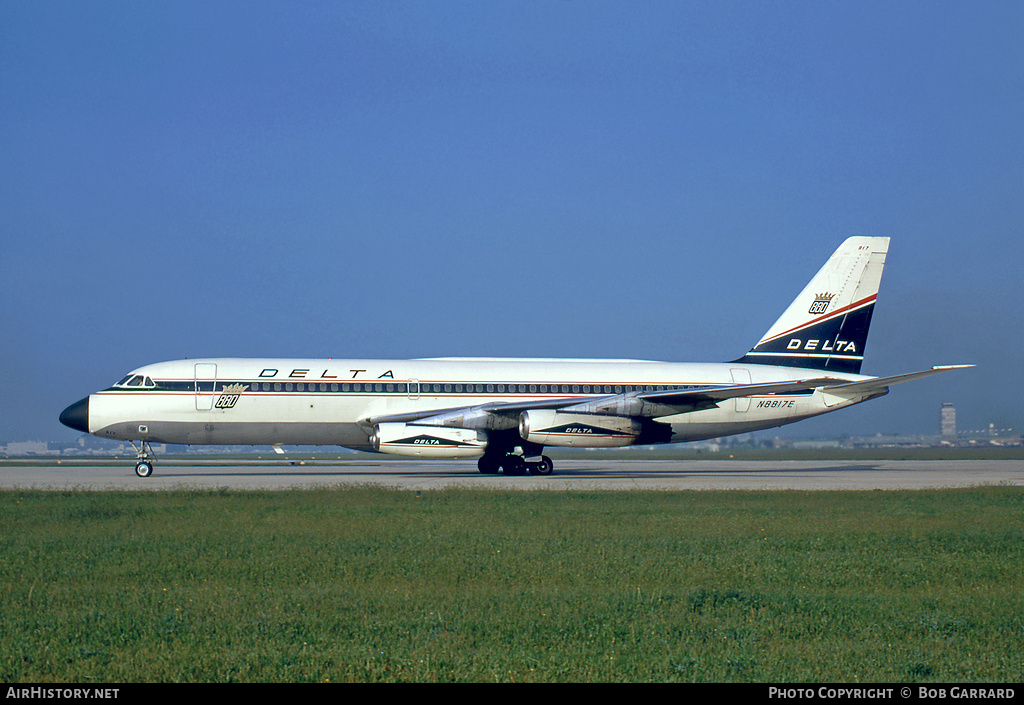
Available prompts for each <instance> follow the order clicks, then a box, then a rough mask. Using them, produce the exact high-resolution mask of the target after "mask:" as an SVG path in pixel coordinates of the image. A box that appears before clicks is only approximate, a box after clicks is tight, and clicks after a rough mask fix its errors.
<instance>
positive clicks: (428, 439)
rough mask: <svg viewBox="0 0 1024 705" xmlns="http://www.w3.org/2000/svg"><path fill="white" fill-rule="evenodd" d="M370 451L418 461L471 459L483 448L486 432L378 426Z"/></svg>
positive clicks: (417, 426) (401, 425) (439, 427)
mask: <svg viewBox="0 0 1024 705" xmlns="http://www.w3.org/2000/svg"><path fill="white" fill-rule="evenodd" d="M370 442H371V443H372V444H373V449H374V450H376V451H379V452H381V453H391V454H392V455H410V456H414V457H418V458H475V457H478V456H481V455H483V454H484V450H485V449H486V448H487V432H486V431H474V430H473V429H469V428H453V427H450V426H424V425H417V424H407V423H379V424H377V425H376V426H374V427H373V435H372V436H370Z"/></svg>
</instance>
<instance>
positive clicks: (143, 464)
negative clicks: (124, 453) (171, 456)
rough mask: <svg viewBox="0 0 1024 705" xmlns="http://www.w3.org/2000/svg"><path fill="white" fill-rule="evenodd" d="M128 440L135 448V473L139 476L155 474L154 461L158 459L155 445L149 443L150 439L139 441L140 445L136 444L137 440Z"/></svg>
mask: <svg viewBox="0 0 1024 705" xmlns="http://www.w3.org/2000/svg"><path fill="white" fill-rule="evenodd" d="M128 442H129V443H131V444H132V448H134V449H135V461H136V462H135V474H136V475H138V476H139V477H149V476H150V475H152V474H153V462H154V461H155V460H156V458H155V457H154V453H153V447H152V446H150V445H149V441H139V445H135V441H128Z"/></svg>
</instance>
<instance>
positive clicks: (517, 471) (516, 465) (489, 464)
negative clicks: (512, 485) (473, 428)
mask: <svg viewBox="0 0 1024 705" xmlns="http://www.w3.org/2000/svg"><path fill="white" fill-rule="evenodd" d="M476 466H477V469H479V470H480V472H482V473H483V474H484V475H496V474H497V473H498V470H501V471H502V472H504V473H505V474H506V475H525V474H526V473H530V474H531V475H550V474H551V473H552V471H553V470H554V469H555V464H554V463H552V462H551V458H549V457H548V456H546V455H542V456H541V457H540V460H534V461H527V460H526V458H524V457H523V456H521V455H516V454H515V453H508V454H506V455H504V456H500V455H485V456H483V457H481V458H480V460H478V461H477V462H476Z"/></svg>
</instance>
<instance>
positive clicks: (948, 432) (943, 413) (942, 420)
mask: <svg viewBox="0 0 1024 705" xmlns="http://www.w3.org/2000/svg"><path fill="white" fill-rule="evenodd" d="M939 430H940V431H941V433H942V437H943V438H956V407H955V406H953V405H952V404H951V403H949V402H944V403H943V404H942V409H940V410H939Z"/></svg>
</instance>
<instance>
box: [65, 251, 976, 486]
mask: <svg viewBox="0 0 1024 705" xmlns="http://www.w3.org/2000/svg"><path fill="white" fill-rule="evenodd" d="M888 246H889V239H888V238H884V237H853V238H850V239H848V240H847V241H846V242H844V243H843V244H842V245H841V246H840V247H839V249H837V250H836V251H835V253H834V254H833V255H832V257H831V258H830V259H829V260H828V262H827V263H826V264H825V266H824V267H822V269H821V270H820V271H819V272H818V273H817V275H816V276H815V277H814V278H813V279H811V281H810V283H809V284H808V285H807V286H806V288H804V290H803V291H802V292H801V293H800V295H799V296H797V297H796V299H795V300H794V301H793V303H792V304H790V306H789V308H787V309H786V311H785V312H784V313H783V314H782V316H781V317H780V318H779V320H777V321H776V322H775V324H774V325H773V326H772V327H771V328H769V329H768V332H766V333H765V334H764V336H763V337H762V338H761V340H760V341H758V343H757V345H755V346H754V347H753V348H752V349H751V350H750V351H749V352H748V353H747V354H746V355H744V356H743V357H740V358H739V359H737V360H733V361H732V362H724V363H667V362H649V361H644V360H571V359H557V360H552V359H495V358H443V359H422V360H333V359H328V360H303V359H299V360H288V359H223V358H218V359H198V360H179V361H176V362H161V363H157V364H154V365H147V366H145V367H140V368H139V369H137V370H134V371H132V372H131V373H129V374H127V375H126V376H125V377H124V378H123V379H122V380H121V381H119V382H117V383H116V384H114V385H113V386H111V387H110V388H108V389H104V390H102V391H99V392H96V393H95V394H91V395H90V396H89V397H87V398H86V399H82V400H81V401H79V402H77V403H75V404H72V405H71V406H69V407H68V408H67V409H65V410H64V412H63V413H62V414H61V415H60V420H61V422H62V423H64V424H65V425H66V426H69V427H71V428H74V429H77V430H79V431H84V432H88V433H92V434H94V435H96V436H99V437H100V438H112V439H117V440H124V441H129V442H131V443H132V445H133V446H134V447H135V448H136V450H137V452H138V457H137V464H136V466H135V472H136V473H137V474H138V475H139V476H140V477H147V476H149V475H150V474H151V473H152V472H153V456H152V450H151V446H150V444H151V443H154V442H159V443H183V444H190V445H198V444H254V445H255V444H260V445H264V444H266V445H273V446H275V447H277V446H280V445H281V444H310V445H340V446H344V447H347V448H352V449H358V450H372V451H377V452H380V453H391V454H394V455H400V456H412V457H420V458H473V457H475V458H478V461H477V467H478V469H479V470H480V472H482V473H497V472H498V471H499V470H501V471H503V472H504V473H505V474H507V475H522V474H525V473H526V472H529V473H531V474H535V475H547V474H550V473H551V471H552V467H553V466H552V462H551V460H550V459H549V458H548V457H547V456H545V455H543V449H544V448H545V447H566V446H568V447H585V448H609V447H620V446H629V445H649V444H657V443H678V442H681V441H694V440H702V439H708V438H716V437H719V436H726V435H730V434H737V433H747V432H750V431H757V430H760V429H766V428H772V427H774V426H781V425H783V424H788V423H793V422H795V421H800V420H802V419H806V418H810V417H812V416H817V415H819V414H824V413H828V412H830V411H836V410H837V409H842V408H844V407H847V406H851V405H853V404H859V403H860V402H863V401H867V400H869V399H874V398H875V397H879V396H882V395H884V394H886V393H888V391H889V387H891V386H892V385H894V384H899V383H901V382H907V381H910V380H914V379H920V378H922V377H928V376H930V375H934V374H938V373H940V372H945V371H947V370H951V369H957V368H959V367H969V366H970V365H955V366H945V367H933V368H932V369H930V370H924V371H921V372H912V373H909V374H904V375H898V376H895V377H882V378H876V377H867V376H863V375H861V374H859V373H860V368H861V362H862V361H863V359H864V344H865V342H866V340H867V335H868V324H869V323H870V322H871V313H872V311H873V309H874V306H875V298H876V297H877V294H878V286H879V282H880V281H881V276H882V266H883V265H884V263H885V255H886V252H887V249H888ZM136 442H138V443H139V445H138V446H135V443H136Z"/></svg>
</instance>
